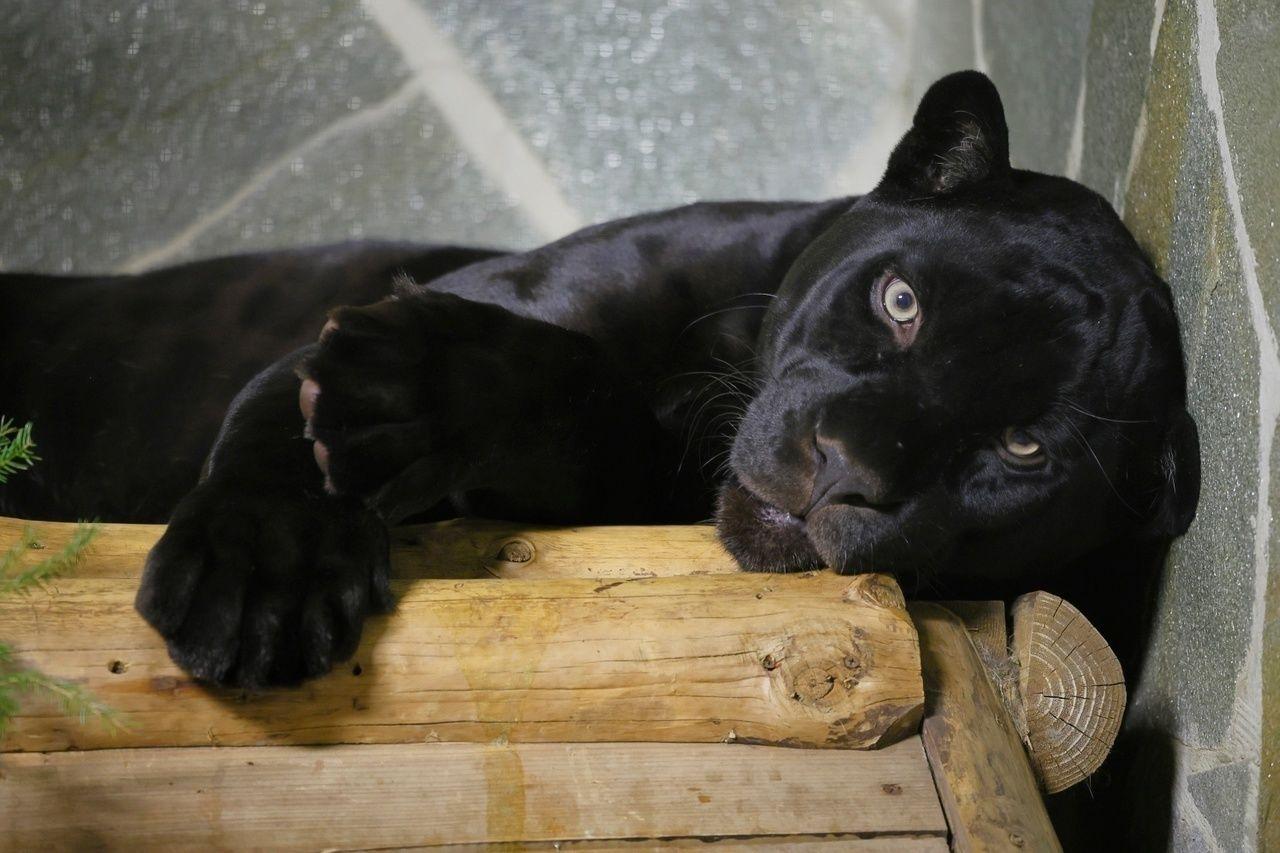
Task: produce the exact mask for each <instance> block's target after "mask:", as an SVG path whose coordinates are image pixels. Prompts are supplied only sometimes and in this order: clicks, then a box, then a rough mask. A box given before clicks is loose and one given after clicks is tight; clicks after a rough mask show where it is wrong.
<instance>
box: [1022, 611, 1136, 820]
mask: <svg viewBox="0 0 1280 853" xmlns="http://www.w3.org/2000/svg"><path fill="white" fill-rule="evenodd" d="M1013 651H1014V656H1015V657H1016V659H1017V662H1018V668H1019V669H1018V692H1019V694H1020V697H1021V699H1022V705H1023V709H1024V710H1025V712H1026V731H1025V733H1023V739H1024V741H1025V743H1026V746H1027V752H1028V754H1029V756H1030V758H1031V766H1032V767H1033V768H1034V769H1035V771H1036V776H1037V777H1038V778H1039V780H1040V784H1041V785H1042V786H1043V787H1044V790H1045V791H1046V792H1048V793H1050V794H1052V793H1056V792H1058V791H1062V790H1065V789H1066V788H1069V787H1071V786H1072V785H1074V784H1076V783H1077V782H1079V781H1081V780H1082V779H1085V778H1086V777H1088V776H1089V775H1090V774H1092V773H1093V772H1094V771H1095V770H1097V769H1098V767H1100V766H1101V765H1102V762H1103V761H1104V760H1105V759H1106V757H1107V754H1108V753H1109V752H1110V751H1111V747H1112V745H1113V744H1114V743H1115V739H1116V733H1117V732H1119V730H1120V722H1121V719H1122V718H1123V716H1124V707H1125V700H1126V693H1125V686H1124V673H1123V671H1122V670H1121V668H1120V661H1118V660H1117V659H1116V656H1115V653H1114V652H1113V651H1112V650H1111V647H1110V646H1109V645H1107V641H1106V640H1104V639H1103V638H1102V635H1101V634H1099V633H1098V629H1097V628H1095V627H1093V625H1092V624H1091V623H1090V622H1089V620H1088V619H1086V618H1085V616H1084V614H1082V613H1081V612H1080V611H1079V610H1077V609H1076V608H1075V607H1074V606H1073V605H1072V604H1071V603H1070V602H1067V601H1064V600H1062V599H1061V598H1059V597H1058V596H1056V595H1052V594H1050V593H1047V592H1033V593H1030V594H1028V595H1024V596H1022V597H1021V598H1019V599H1018V600H1017V601H1015V602H1014V604H1013Z"/></svg>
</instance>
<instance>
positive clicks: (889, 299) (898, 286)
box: [884, 278, 920, 324]
mask: <svg viewBox="0 0 1280 853" xmlns="http://www.w3.org/2000/svg"><path fill="white" fill-rule="evenodd" d="M884 310H885V311H886V312H887V313H888V314H889V318H890V319H891V320H893V322H895V323H904V324H905V323H910V322H911V321H912V320H914V319H915V318H916V317H918V316H919V315H920V303H919V301H918V300H917V299H916V292H915V291H914V290H912V289H911V285H909V284H907V283H906V282H905V281H903V280H902V279H900V278H895V279H893V280H891V281H890V282H889V284H888V285H887V286H886V287H885V289H884Z"/></svg>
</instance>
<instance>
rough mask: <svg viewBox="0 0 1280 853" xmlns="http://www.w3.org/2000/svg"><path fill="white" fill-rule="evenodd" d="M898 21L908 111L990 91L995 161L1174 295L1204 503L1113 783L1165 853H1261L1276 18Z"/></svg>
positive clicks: (1269, 792)
mask: <svg viewBox="0 0 1280 853" xmlns="http://www.w3.org/2000/svg"><path fill="white" fill-rule="evenodd" d="M919 13H920V19H919V29H918V31H917V33H916V37H915V38H916V43H917V45H918V46H919V47H920V49H919V50H918V52H917V60H918V61H917V63H916V77H915V83H914V85H913V91H916V92H918V91H921V90H922V89H923V87H924V86H926V85H927V84H928V82H929V81H930V80H932V79H933V78H934V77H936V76H937V75H938V74H939V73H941V72H945V71H949V70H953V69H955V68H961V67H977V68H980V69H983V70H985V71H987V72H988V73H990V74H991V75H992V77H993V78H994V79H995V81H996V83H997V84H998V85H999V87H1000V90H1001V92H1002V94H1003V96H1004V99H1005V104H1006V108H1007V110H1008V114H1009V125H1010V127H1011V128H1012V133H1013V139H1012V151H1013V157H1014V159H1015V162H1016V163H1017V164H1018V165H1021V166H1024V167H1028V168H1034V169H1039V170H1042V171H1048V172H1057V173H1062V174H1067V175H1070V176H1071V177H1074V178H1077V179H1078V180H1081V181H1083V182H1084V183H1086V184H1088V185H1089V186H1091V187H1093V188H1094V189H1095V190H1097V191H1098V192H1100V193H1102V195H1104V196H1106V197H1107V198H1108V199H1110V200H1111V202H1112V204H1113V205H1114V206H1115V207H1116V208H1117V209H1118V210H1120V211H1121V212H1122V213H1123V215H1124V219H1125V221H1126V222H1127V223H1128V225H1129V227H1130V228H1131V229H1132V230H1133V231H1134V233H1135V234H1136V235H1137V237H1138V239H1139V241H1140V242H1141V243H1142V244H1143V246H1144V248H1146V249H1147V250H1148V251H1149V252H1150V253H1151V255H1152V257H1153V258H1154V260H1155V261H1156V264H1157V265H1158V267H1159V269H1160V270H1161V272H1162V274H1163V275H1164V276H1165V278H1166V279H1167V280H1168V281H1169V283H1170V284H1171V285H1172V287H1173V290H1174V294H1175V296H1176V298H1177V303H1178V308H1179V311H1180V313H1181V317H1182V322H1183V334H1184V340H1185V343H1186V349H1187V361H1188V369H1189V376H1190V397H1191V400H1190V406H1191V410H1192V412H1193V413H1194V415H1195V417H1196V420H1197V421H1198V423H1199V426H1200V437H1201V446H1202V451H1203V464H1204V483H1203V492H1202V495H1203V497H1202V501H1201V505H1200V515H1199V518H1198V520H1197V521H1196V523H1195V525H1194V526H1193V528H1192V529H1191V531H1190V533H1189V534H1188V535H1187V536H1186V537H1185V538H1183V539H1182V540H1181V541H1179V542H1178V543H1176V544H1175V546H1174V549H1173V552H1172V554H1171V556H1170V560H1169V565H1168V569H1167V571H1166V574H1165V576H1164V578H1163V581H1162V583H1161V586H1160V592H1159V595H1160V598H1159V603H1158V613H1157V618H1156V624H1155V635H1154V639H1153V642H1152V646H1151V649H1150V652H1149V654H1148V659H1147V661H1146V664H1145V675H1144V678H1143V682H1142V684H1141V685H1140V687H1139V689H1138V690H1137V692H1136V695H1134V696H1132V697H1131V701H1132V705H1131V710H1130V718H1129V725H1130V726H1131V727H1132V728H1134V729H1140V730H1142V731H1143V732H1145V733H1146V735H1147V738H1146V741H1145V743H1146V747H1145V748H1146V750H1147V752H1148V753H1149V754H1148V755H1146V756H1144V757H1141V758H1140V759H1139V762H1138V767H1137V769H1136V772H1134V773H1133V774H1132V775H1130V776H1129V777H1128V783H1127V784H1130V785H1135V786H1140V787H1139V790H1140V791H1141V798H1143V799H1151V798H1153V797H1158V796H1159V793H1158V789H1159V784H1158V779H1159V776H1158V774H1159V773H1160V772H1169V771H1171V772H1172V775H1173V780H1174V781H1173V792H1172V802H1171V803H1170V804H1169V805H1170V806H1171V813H1172V818H1173V821H1172V827H1171V833H1170V836H1169V839H1168V841H1169V844H1170V846H1171V847H1172V848H1173V849H1176V850H1197V851H1198V850H1223V851H1235V850H1244V849H1252V848H1253V847H1254V846H1255V845H1256V844H1257V843H1258V842H1259V841H1260V840H1261V837H1260V836H1261V835H1263V834H1265V833H1269V836H1267V840H1268V841H1269V846H1270V847H1272V848H1273V849H1280V798H1277V788H1276V785H1277V776H1278V775H1280V707H1277V704H1278V700H1280V697H1278V696H1277V692H1276V687H1277V682H1278V681H1280V645H1278V644H1277V640H1276V637H1277V635H1280V622H1278V621H1277V618H1276V617H1277V613H1280V573H1278V572H1277V571H1275V570H1274V569H1273V568H1272V566H1271V563H1272V558H1271V555H1273V554H1276V553H1280V552H1278V550H1277V549H1280V542H1277V540H1276V538H1275V537H1276V534H1275V532H1274V527H1273V525H1272V523H1271V519H1272V512H1273V508H1274V507H1275V506H1277V500H1278V499H1280V482H1277V468H1276V465H1277V461H1278V460H1280V449H1277V448H1276V445H1275V432H1276V417H1277V411H1278V409H1280V361H1278V359H1277V349H1276V336H1275V329H1276V328H1277V325H1278V324H1280V229H1278V228H1277V227H1276V220H1277V211H1276V205H1277V204H1280V132H1278V130H1280V5H1278V4H1276V3H1275V2H1272V0H1216V2H1214V0H1199V2H1194V0H1155V2H1145V1H1144V2H1104V1H1103V0H1097V2H1093V0H1036V1H1035V2H1028V0H974V2H972V3H955V2H950V0H925V2H923V3H922V4H921V7H920V10H919ZM956 33H967V34H969V37H968V38H967V39H964V40H957V39H956V37H955V34H956ZM935 45H936V46H938V49H936V50H935V49H932V48H933V46H935ZM1264 661H1265V669H1266V672H1267V674H1268V679H1267V682H1268V688H1267V695H1266V702H1265V703H1264V698H1263V683H1264V682H1263V671H1264ZM1264 747H1265V751H1264V749H1263V748H1264ZM1156 755H1163V756H1164V757H1163V758H1156V757H1155V756H1156ZM1133 814H1134V821H1135V823H1136V824H1137V825H1136V826H1135V830H1136V831H1135V837H1138V836H1141V835H1143V834H1145V835H1147V837H1148V838H1153V837H1160V834H1161V833H1160V828H1159V827H1155V826H1143V825H1142V824H1141V823H1140V821H1142V820H1148V819H1150V811H1149V810H1148V811H1146V812H1143V811H1139V810H1136V809H1135V811H1134V812H1133Z"/></svg>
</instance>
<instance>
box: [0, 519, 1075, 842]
mask: <svg viewBox="0 0 1280 853" xmlns="http://www.w3.org/2000/svg"><path fill="white" fill-rule="evenodd" d="M24 524H25V523H24V522H18V521H14V520H11V519H0V546H3V545H5V544H7V543H8V542H10V541H13V539H12V537H14V536H16V534H17V532H18V531H19V530H20V529H21V527H22V526H23V525H24ZM37 529H38V534H39V537H40V539H41V541H42V542H43V543H44V544H45V545H47V546H48V547H50V548H52V547H57V545H58V543H59V541H60V540H61V539H63V538H65V537H66V536H67V535H68V534H69V526H64V525H43V524H42V525H37ZM160 532H161V528H158V527H143V526H137V527H127V526H107V527H106V528H105V529H104V532H103V533H102V535H101V536H100V537H99V539H98V540H97V542H96V543H95V544H94V545H93V546H92V548H93V550H92V553H91V554H90V555H89V556H88V557H87V559H86V560H85V562H84V564H83V567H82V569H81V570H80V571H78V572H77V574H76V576H75V577H71V578H66V579H60V580H58V581H56V582H55V583H54V584H52V585H51V586H50V588H49V590H48V591H47V593H37V594H36V595H33V596H31V597H28V598H23V599H9V600H0V626H3V627H2V628H0V633H2V634H3V636H4V638H5V640H6V641H8V642H10V643H12V644H13V645H14V647H15V648H16V649H17V650H18V651H19V654H20V656H21V658H22V660H23V662H25V663H29V664H31V665H34V666H38V667H39V668H41V669H42V670H44V671H46V672H48V673H49V674H51V675H54V676H58V677H63V678H69V679H72V680H75V681H77V682H79V683H82V684H84V685H85V686H87V687H88V688H90V689H91V690H93V691H94V693H95V694H96V695H97V696H98V697H99V698H101V699H103V700H104V701H106V702H107V703H108V704H110V705H111V706H113V707H114V708H116V709H117V710H118V711H120V712H121V714H122V715H123V720H124V722H125V724H126V726H127V727H128V728H127V729H126V730H124V731H118V732H111V731H107V730H105V729H103V728H102V727H100V726H99V725H97V724H95V723H92V722H90V723H88V724H86V725H80V724H78V723H77V722H76V721H74V720H68V719H66V718H64V717H62V716H61V715H60V714H59V713H58V712H57V710H56V708H54V707H53V706H52V705H50V704H44V703H39V702H33V703H30V704H28V705H27V706H25V707H24V709H23V712H22V714H21V715H20V716H19V717H17V718H15V720H14V721H13V722H12V725H11V729H10V733H9V736H8V737H7V739H6V740H5V741H4V742H3V744H0V750H3V751H4V753H5V754H3V755H0V848H3V849H6V850H10V849H11V850H29V849H36V848H40V849H51V848H52V849H87V848H92V849H98V848H108V849H128V850H138V849H174V848H200V849H228V850H230V849H235V850H239V849H248V848H263V849H366V848H377V849H386V848H401V847H432V846H456V845H463V846H471V845H482V846H483V845H499V846H504V847H508V848H510V847H512V846H517V847H532V848H538V847H555V848H573V849H583V850H623V849H625V850H646V849H671V848H675V849H678V848H683V847H694V848H701V847H704V846H706V845H708V844H710V845H712V846H716V847H721V848H730V849H737V848H762V849H771V850H788V849H794V850H823V851H825V850H846V849H847V850H855V851H898V850H905V851H926V850H930V851H931V850H945V849H948V846H949V845H950V846H951V847H953V848H954V849H965V850H1001V849H1008V850H1024V849H1025V850H1040V849H1050V850H1051V849H1056V839H1054V837H1053V834H1052V829H1051V828H1050V827H1049V824H1048V820H1047V817H1046V816H1045V814H1044V809H1043V804H1042V802H1041V800H1040V797H1039V794H1038V791H1037V788H1036V780H1035V777H1034V774H1033V773H1032V770H1031V767H1030V765H1029V764H1028V763H1027V760H1026V755H1025V753H1024V752H1023V750H1022V746H1021V744H1020V742H1019V734H1018V732H1017V731H1016V729H1015V727H1014V725H1013V724H1012V722H1011V721H1010V719H1009V717H1008V715H1007V714H1006V712H1005V710H1004V705H1003V704H1002V702H1001V699H1000V697H999V694H998V690H997V689H996V687H995V686H994V685H992V684H991V683H990V682H988V680H987V677H986V674H985V671H984V669H983V666H982V663H981V662H980V660H979V654H978V652H977V651H976V649H975V647H974V645H973V643H972V642H971V641H970V638H971V636H972V637H974V638H975V639H977V640H978V641H979V643H981V642H988V643H990V644H992V648H993V649H995V651H994V652H993V653H1001V654H1002V653H1003V651H1004V649H1003V646H1004V627H1003V626H1004V621H1003V607H1002V606H999V605H995V606H994V607H988V606H983V605H975V606H973V607H970V608H967V610H968V611H969V612H968V614H967V616H968V619H969V623H970V626H971V628H967V627H966V626H965V624H964V623H962V622H961V620H960V619H959V618H957V617H956V616H955V615H953V614H952V613H951V612H950V611H948V610H946V609H943V608H940V607H936V606H929V605H921V606H919V607H916V606H915V605H913V609H912V612H911V614H910V616H908V614H907V612H906V610H905V609H904V604H903V602H902V599H901V593H900V592H899V591H898V590H897V587H896V584H893V583H892V581H889V580H887V579H884V578H880V577H878V576H859V577H855V578H850V577H839V576H836V575H832V574H829V573H811V574H808V575H800V576H769V575H745V574H741V573H737V572H736V571H735V568H734V566H733V563H732V561H731V560H729V558H728V557H727V555H725V554H724V552H723V551H722V550H720V548H719V546H718V544H717V543H716V542H715V540H714V538H713V536H712V534H711V532H710V530H709V529H707V528H688V527H686V528H642V529H634V528H632V529H628V528H623V529H616V528H615V529H604V528H601V529H586V530H582V531H558V530H545V529H537V528H515V527H511V526H509V525H500V524H496V523H490V522H465V523H449V524H445V525H436V526H431V527H424V528H412V529H404V530H402V531H399V532H398V536H397V545H396V551H395V555H394V564H395V567H396V578H397V579H396V584H397V587H398V591H399V592H400V593H401V596H402V604H401V608H400V611H399V612H398V613H397V614H395V615H393V616H391V617H388V618H386V619H379V620H374V621H373V622H372V623H371V625H370V626H369V627H368V629H367V631H366V638H365V642H364V643H363V644H362V646H361V649H360V651H359V652H357V655H356V658H355V659H354V660H353V661H352V662H351V663H349V664H348V665H347V666H345V667H342V668H341V669H339V670H338V671H336V672H335V673H333V674H331V675H330V676H328V677H326V678H324V679H321V680H319V681H317V682H314V683H312V684H310V685H307V686H305V687H303V688H301V689H297V690H285V691H272V692H269V693H265V694H257V695H250V694H244V693H240V692H237V691H222V690H216V689H211V688H208V687H205V686H203V685H200V684H197V683H195V682H192V681H191V680H190V679H189V678H187V677H186V676H185V675H184V674H183V673H182V672H181V671H179V670H177V669H176V668H175V667H173V665H172V664H171V663H170V662H169V661H168V658H167V656H166V655H165V654H164V650H163V643H162V642H161V641H160V640H159V638H158V637H156V636H155V634H154V633H153V632H151V630H150V628H148V627H147V626H145V625H144V624H143V623H142V622H141V620H139V619H138V617H137V616H136V615H135V614H134V613H133V610H132V607H131V601H132V596H133V592H134V589H135V588H136V584H137V576H138V572H139V569H140V566H141V560H142V557H143V556H144V555H145V552H146V550H147V549H148V548H149V546H150V544H151V543H152V542H153V541H154V540H155V538H157V537H158V535H159V533H160ZM690 573H692V574H690ZM428 575H430V576H434V579H431V580H427V579H426V578H427V576H428ZM442 576H443V577H444V578H448V579H449V580H440V578H441V577H442ZM533 577H539V578H542V579H541V580H531V579H530V578H533ZM495 578H508V579H507V580H502V581H499V580H495ZM957 609H960V610H965V609H966V608H957ZM997 617H998V618H997ZM997 621H998V623H999V624H998V625H997V624H996V622H997ZM988 623H989V624H988ZM917 629H918V630H919V640H917V633H916V632H917ZM922 664H923V674H924V682H923V687H924V691H923V692H922V691H921V672H922ZM926 696H927V697H928V701H927V703H926V702H925V701H924V700H925V697H926ZM922 705H926V708H925V709H924V710H927V716H926V718H925V720H924V725H923V739H922V737H921V735H920V734H919V732H920V731H921V726H920V718H921V710H922ZM762 743H768V744H785V745H786V746H768V745H760V744H762ZM753 744H754V745H753ZM796 746H801V747H817V746H824V747H835V748H825V749H814V748H790V747H796ZM850 747H879V748H875V749H869V750H868V749H851V748H850ZM926 748H927V750H926ZM926 751H927V752H928V755H926Z"/></svg>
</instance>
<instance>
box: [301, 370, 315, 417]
mask: <svg viewBox="0 0 1280 853" xmlns="http://www.w3.org/2000/svg"><path fill="white" fill-rule="evenodd" d="M319 398H320V386H319V384H317V383H316V381H315V380H314V379H304V380H302V386H301V387H300V388H298V408H299V409H301V410H302V417H304V418H306V419H307V420H308V421H309V420H311V419H312V418H313V417H314V416H315V413H316V400H318V399H319Z"/></svg>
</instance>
